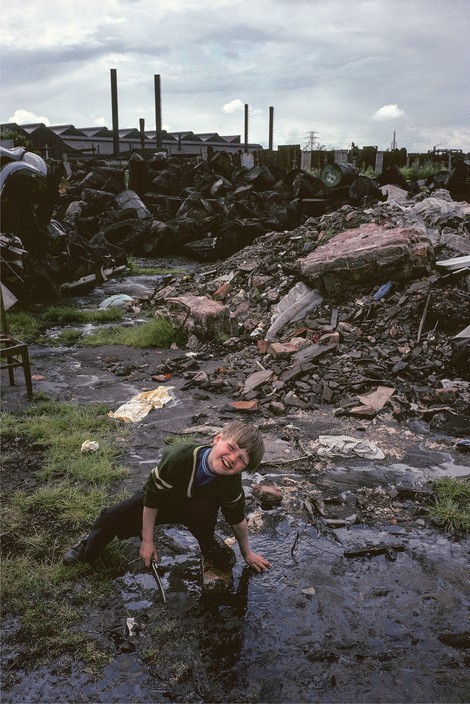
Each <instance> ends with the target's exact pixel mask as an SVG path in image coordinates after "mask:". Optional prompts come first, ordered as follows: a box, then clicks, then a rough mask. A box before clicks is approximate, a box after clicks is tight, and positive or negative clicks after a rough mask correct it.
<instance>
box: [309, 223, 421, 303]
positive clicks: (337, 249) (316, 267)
mask: <svg viewBox="0 0 470 704" xmlns="http://www.w3.org/2000/svg"><path fill="white" fill-rule="evenodd" d="M432 257H433V249H432V245H431V244H430V242H429V240H428V238H427V237H426V235H425V234H423V233H421V232H418V231H417V230H414V229H411V228H403V227H400V228H386V227H384V226H381V225H376V224H372V223H370V224H365V225H361V226H360V227H358V228H355V229H353V230H345V231H344V232H341V233H340V234H338V235H336V236H335V237H332V238H331V239H330V240H329V242H327V243H326V244H324V245H320V246H319V247H317V249H316V250H315V251H313V252H311V253H310V254H308V255H307V256H306V257H305V258H304V259H299V260H298V261H297V266H298V268H299V271H300V273H301V274H302V275H303V276H305V277H307V279H308V280H309V281H310V282H311V283H312V284H313V286H315V288H318V289H320V290H322V291H326V292H327V293H329V294H334V293H338V292H340V291H341V289H342V288H343V289H344V282H345V281H347V282H348V284H350V285H351V284H356V285H357V284H359V283H361V282H362V283H364V282H365V281H369V282H371V283H372V282H374V281H378V282H381V281H383V280H384V279H385V280H387V279H388V278H392V277H393V278H395V279H397V280H400V281H403V280H407V279H411V278H413V277H417V276H419V275H420V274H423V273H428V272H429V270H430V264H431V261H432Z"/></svg>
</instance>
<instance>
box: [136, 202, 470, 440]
mask: <svg viewBox="0 0 470 704" xmlns="http://www.w3.org/2000/svg"><path fill="white" fill-rule="evenodd" d="M401 195H402V196H403V192H402V194H401ZM404 195H405V196H406V193H405V194H404ZM394 196H395V197H394V198H391V199H390V200H387V201H385V202H378V203H376V204H375V205H374V206H371V207H366V208H360V207H358V208H355V207H353V206H350V205H344V206H342V207H341V208H340V209H339V210H336V211H334V212H331V213H328V214H325V215H322V216H320V217H317V218H309V219H308V220H307V221H306V222H305V223H304V224H302V225H301V226H299V227H297V228H296V229H294V230H293V231H284V232H270V233H267V234H265V235H263V236H261V237H259V238H258V239H257V240H256V241H255V242H254V243H253V244H252V245H250V246H248V247H245V248H244V249H243V250H241V251H240V252H238V253H236V254H234V255H232V256H231V257H229V258H228V259H227V260H225V261H224V262H218V263H217V265H216V266H214V265H212V266H211V265H210V264H206V265H203V266H201V267H199V268H198V269H197V270H196V271H194V272H193V274H192V275H190V276H185V277H184V278H182V279H180V280H178V279H176V278H175V279H174V280H173V281H170V282H166V285H163V284H162V286H161V287H159V288H158V287H157V288H156V290H154V291H150V292H149V293H148V294H147V295H145V296H143V297H142V298H141V299H140V300H139V301H136V302H137V303H138V304H139V305H141V306H144V307H149V306H150V307H152V306H154V307H155V314H156V315H160V314H168V315H170V317H172V319H173V320H174V321H179V322H180V323H181V324H182V325H184V326H185V327H186V329H187V332H188V334H189V342H188V347H189V349H190V353H189V354H188V352H187V350H186V351H185V352H184V353H183V354H182V355H181V356H178V357H176V358H172V359H168V360H167V361H166V363H165V364H164V365H162V367H161V369H159V370H158V371H159V373H160V374H161V378H164V375H167V376H168V374H172V375H178V376H179V375H183V377H184V378H185V379H186V388H194V389H195V393H198V394H200V393H212V392H215V393H223V394H224V395H226V396H228V397H231V398H232V399H233V402H232V403H231V408H232V410H233V411H237V412H246V413H262V414H268V415H270V414H274V415H282V414H284V413H286V412H288V410H289V408H296V409H309V408H316V407H318V406H319V405H320V404H330V405H332V406H333V407H334V408H335V409H336V413H337V414H338V415H350V416H356V417H357V418H369V419H370V418H374V417H375V416H376V415H377V414H378V413H380V412H382V410H383V408H385V409H386V410H387V411H389V412H391V413H393V414H394V416H396V417H401V418H405V417H416V416H418V417H421V418H423V419H424V420H426V421H432V423H433V424H434V426H435V427H436V428H442V429H443V430H445V432H446V433H447V434H455V435H457V436H464V435H467V434H468V433H469V431H470V419H469V414H470V384H469V382H470V364H469V358H470V355H469V350H470V326H469V323H470V235H469V231H468V224H469V215H470V205H469V204H468V203H465V202H460V203H457V202H455V201H452V199H451V196H450V194H449V192H448V191H447V190H443V189H440V190H438V191H436V192H435V193H434V194H433V195H432V196H429V197H421V198H419V197H418V198H414V199H411V200H408V199H407V198H405V197H399V196H400V194H399V193H398V192H397V190H395V191H394ZM397 198H398V199H397ZM352 238H353V239H354V242H355V245H354V248H353V249H354V251H353V252H351V251H350V248H349V249H348V244H349V240H351V239H352ZM369 240H371V242H370V243H369ZM410 243H411V244H410ZM312 257H315V258H316V261H315V266H314V267H313V266H307V264H306V263H307V262H308V261H309V259H310V260H311V259H312ZM325 271H326V272H327V274H328V275H325ZM312 272H314V273H312ZM215 349H217V353H218V354H219V355H221V356H222V358H223V362H222V363H221V364H220V365H219V366H218V367H217V369H216V370H215V371H214V372H213V373H211V374H210V375H209V374H207V373H205V372H203V371H202V370H201V367H202V362H201V364H199V363H198V358H200V359H201V360H204V359H207V355H208V354H211V353H213V352H214V350H215ZM156 378H157V379H158V378H160V377H159V376H158V375H157V377H156Z"/></svg>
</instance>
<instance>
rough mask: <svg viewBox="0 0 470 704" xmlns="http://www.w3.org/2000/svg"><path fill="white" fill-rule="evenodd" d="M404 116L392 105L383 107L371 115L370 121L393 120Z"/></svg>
mask: <svg viewBox="0 0 470 704" xmlns="http://www.w3.org/2000/svg"><path fill="white" fill-rule="evenodd" d="M404 115H405V112H404V111H403V110H402V109H401V108H399V107H398V105H397V104H396V103H395V104H394V105H383V106H382V107H381V108H379V109H378V110H377V111H376V112H375V113H374V114H373V115H372V119H373V120H379V121H381V120H395V119H396V118H397V117H404Z"/></svg>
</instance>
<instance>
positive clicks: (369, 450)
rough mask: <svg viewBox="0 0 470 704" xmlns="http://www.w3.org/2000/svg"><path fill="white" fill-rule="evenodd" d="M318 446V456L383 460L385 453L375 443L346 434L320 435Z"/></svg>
mask: <svg viewBox="0 0 470 704" xmlns="http://www.w3.org/2000/svg"><path fill="white" fill-rule="evenodd" d="M318 442H319V445H320V447H319V448H318V450H317V455H319V456H320V457H334V456H338V457H363V458H365V459H368V460H383V459H385V455H384V453H383V452H382V450H380V449H379V448H378V447H377V445H375V444H374V443H372V442H367V441H365V440H358V439H357V438H352V437H349V436H348V435H320V436H319V438H318Z"/></svg>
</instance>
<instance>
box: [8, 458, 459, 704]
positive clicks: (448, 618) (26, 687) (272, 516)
mask: <svg viewBox="0 0 470 704" xmlns="http://www.w3.org/2000/svg"><path fill="white" fill-rule="evenodd" d="M403 470H404V467H403V466H400V467H396V466H395V467H393V466H388V467H386V468H382V472H383V474H382V480H383V479H385V477H387V478H388V479H389V480H390V479H391V478H392V476H393V477H395V481H397V480H399V479H400V473H401V472H403ZM408 472H409V473H410V472H411V473H413V472H414V473H421V470H418V469H417V468H411V467H408ZM361 474H368V475H369V476H373V475H377V467H376V466H374V465H373V464H372V463H367V462H360V463H354V462H351V463H348V462H343V466H342V467H338V468H337V469H336V470H335V471H334V472H333V473H332V475H330V476H328V477H323V479H324V481H326V480H328V481H329V482H331V481H333V482H335V483H336V485H337V487H338V488H339V489H340V490H341V492H342V494H343V495H344V496H345V497H347V493H348V486H347V484H346V480H347V479H349V484H351V481H352V477H353V476H355V477H356V478H357V477H359V476H360V475H361ZM408 476H409V474H408ZM274 477H276V479H277V481H278V482H279V483H280V484H281V485H282V483H283V482H284V483H285V486H289V483H290V482H291V481H295V482H296V483H297V484H298V485H299V486H303V487H304V491H305V486H306V482H307V483H311V487H312V488H313V487H318V486H319V485H321V482H319V481H318V480H315V477H311V476H310V477H306V476H305V475H297V474H296V473H295V472H291V471H288V472H282V471H281V472H276V471H271V473H269V472H268V471H267V473H266V476H265V480H268V478H269V480H270V481H272V480H273V478H274ZM259 478H260V476H259V475H255V476H254V477H252V478H251V480H252V481H258V480H259ZM317 479H318V478H317ZM359 483H360V482H359ZM374 483H375V484H379V483H380V482H379V479H377V481H376V482H374ZM246 489H247V495H248V503H249V504H250V505H251V508H252V509H254V510H253V513H252V514H251V520H254V519H256V520H254V523H253V529H252V534H251V536H252V537H251V542H252V547H253V549H254V550H255V551H257V552H260V553H262V554H264V555H265V556H267V557H268V558H269V559H270V561H271V563H272V569H271V570H270V571H269V572H267V573H264V574H262V575H253V574H252V573H251V572H250V570H248V569H247V568H244V567H243V564H242V561H241V559H239V560H238V563H237V565H236V567H235V568H234V570H233V576H234V583H233V587H232V588H230V589H227V590H225V591H223V592H220V593H217V594H208V593H204V591H203V589H202V585H201V564H200V558H199V554H198V550H197V545H196V543H195V541H194V540H193V538H192V537H191V536H190V535H189V534H188V533H187V532H186V531H184V530H181V529H179V528H178V527H167V528H159V529H158V530H159V531H160V534H159V536H158V539H157V544H159V546H160V551H161V563H160V570H159V571H160V574H161V580H162V584H163V588H164V590H165V594H166V603H163V601H162V598H161V596H160V594H159V592H158V590H157V588H156V583H155V581H154V578H153V576H152V575H151V574H150V573H149V572H147V571H146V570H144V569H142V568H141V567H140V563H139V561H138V544H137V543H135V544H134V545H133V546H132V543H131V552H132V550H135V559H131V560H130V562H129V565H128V568H129V569H128V571H126V572H125V573H123V574H121V575H119V576H118V577H116V578H115V579H114V581H113V591H114V597H113V598H112V599H109V598H108V599H107V600H106V602H103V603H102V604H101V606H100V608H98V609H97V610H96V611H95V612H94V613H84V614H83V622H82V624H81V628H82V629H85V630H86V631H87V632H89V633H92V634H93V637H94V638H96V639H98V641H99V642H101V643H102V644H103V647H104V648H105V649H106V650H107V651H108V652H109V653H110V654H111V662H110V663H109V664H108V665H107V666H105V667H104V668H103V670H102V672H101V674H100V675H99V676H91V675H90V674H87V672H86V671H84V670H83V667H82V666H81V664H80V662H79V653H77V661H76V662H75V663H72V664H68V665H67V667H66V670H65V671H62V670H61V665H60V663H57V664H56V665H55V666H53V667H51V668H47V669H46V668H42V667H40V668H37V669H36V668H34V667H33V669H32V671H30V672H24V673H17V677H16V678H15V679H16V681H15V683H14V684H11V686H9V687H8V689H7V691H5V692H4V695H5V696H4V701H5V702H12V703H13V702H15V703H16V702H119V703H120V704H131V703H134V702H136V703H137V702H221V703H222V702H223V703H226V702H279V703H282V702H285V703H288V702H289V703H290V702H292V703H294V702H295V703H296V704H298V703H299V702H325V703H327V702H369V703H371V702H384V703H385V702H423V703H424V702H443V703H444V702H466V701H468V684H469V681H468V664H469V661H468V655H467V654H466V653H468V650H466V649H467V648H468V645H469V643H468V640H469V638H468V625H467V609H468V582H467V579H468V541H464V540H462V541H458V540H452V539H450V538H449V537H448V536H446V535H445V534H443V533H438V532H436V530H434V529H433V528H432V527H429V526H421V525H419V523H418V524H416V523H410V522H408V521H406V522H405V521H403V522H402V523H401V524H400V523H396V522H395V523H392V522H389V523H388V522H387V521H383V522H381V523H377V524H375V525H366V524H354V525H349V526H347V525H346V526H343V527H340V528H335V529H333V530H331V531H329V532H327V533H326V534H325V532H324V531H322V530H321V528H320V529H319V528H318V527H315V526H314V525H313V524H312V522H311V521H309V520H308V518H307V517H306V515H305V512H304V513H302V511H301V510H300V509H301V506H300V504H299V502H297V501H296V497H290V498H288V504H289V505H285V506H283V505H282V504H281V506H278V507H276V508H273V509H270V510H263V509H261V508H260V507H259V506H256V507H255V506H253V505H252V504H253V502H252V497H251V491H250V482H249V483H248V484H247V486H246ZM348 510H349V508H348ZM220 529H221V531H224V530H226V526H225V524H221V525H220ZM220 534H221V535H222V536H224V533H223V532H221V533H220ZM225 535H227V533H226V534H225ZM378 545H380V546H384V547H385V548H388V550H387V551H386V552H384V553H383V554H378V555H373V556H364V555H362V556H359V557H348V556H347V555H348V554H349V553H350V552H354V550H358V549H361V548H363V547H364V546H378ZM129 624H130V626H131V627H129Z"/></svg>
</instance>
